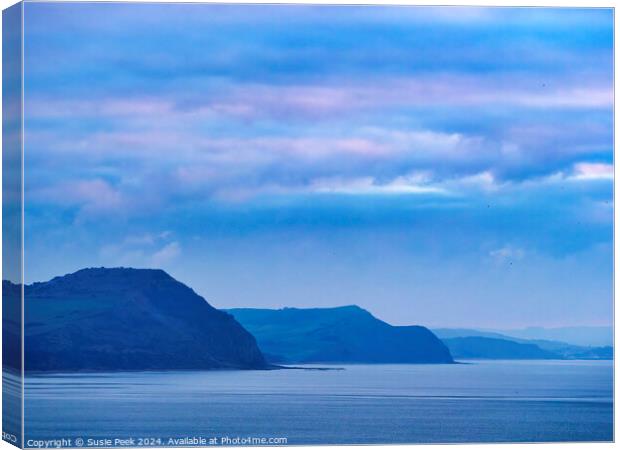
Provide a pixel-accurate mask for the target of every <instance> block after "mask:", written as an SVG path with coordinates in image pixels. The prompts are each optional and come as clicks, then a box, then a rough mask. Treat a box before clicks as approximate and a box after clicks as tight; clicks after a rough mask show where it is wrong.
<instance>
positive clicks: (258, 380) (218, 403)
mask: <svg viewBox="0 0 620 450" xmlns="http://www.w3.org/2000/svg"><path fill="white" fill-rule="evenodd" d="M341 367H344V368H345V370H338V371H336V370H334V371H314V370H277V371H217V372H172V373H171V372H168V373H163V372H149V373H113V374H90V375H85V374H80V375H63V374H58V375H46V376H31V377H29V378H28V379H27V380H26V404H25V411H26V417H27V420H26V439H52V438H73V439H75V438H77V437H81V438H83V439H88V438H106V437H108V438H125V437H134V438H139V437H145V438H146V437H148V438H161V439H163V440H165V442H164V443H165V444H168V443H169V442H168V441H167V439H168V438H183V437H205V438H210V437H223V436H228V437H231V438H233V437H285V438H287V442H288V444H310V443H316V444H327V443H404V442H482V441H484V442H489V441H573V440H575V441H608V440H612V438H613V435H612V415H613V404H612V384H613V380H612V375H613V374H612V371H613V364H612V362H611V361H588V362H586V361H511V362H508V361H492V362H491V361H487V362H482V361H480V362H472V363H471V364H460V365H373V366H367V365H356V366H341Z"/></svg>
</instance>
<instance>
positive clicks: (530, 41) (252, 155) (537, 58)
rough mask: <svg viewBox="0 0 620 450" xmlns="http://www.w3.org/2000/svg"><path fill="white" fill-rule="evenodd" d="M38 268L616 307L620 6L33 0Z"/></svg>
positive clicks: (260, 287) (198, 284)
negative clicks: (619, 24) (141, 270)
mask: <svg viewBox="0 0 620 450" xmlns="http://www.w3.org/2000/svg"><path fill="white" fill-rule="evenodd" d="M24 22H25V31H24V33H25V44H24V45H25V47H24V52H25V53H24V67H25V76H24V86H25V97H24V114H25V142H24V147H25V170H26V174H25V187H24V190H25V201H26V205H25V217H26V224H25V245H26V248H25V265H26V273H25V280H26V282H27V283H30V282H33V281H43V280H48V279H50V278H52V277H54V276H57V275H62V274H65V273H70V272H73V271H75V270H78V269H80V268H83V267H99V266H106V267H116V266H125V267H152V268H162V269H164V270H166V271H167V272H169V273H170V274H171V275H172V276H174V277H175V278H177V279H178V280H180V281H182V282H184V283H186V284H188V285H189V286H190V287H192V288H193V289H194V290H196V292H198V293H199V294H200V295H202V296H204V297H205V298H206V299H207V300H208V301H209V302H210V303H211V304H213V305H214V306H216V307H219V308H231V307H268V308H279V307H283V306H292V307H328V306H337V305H347V304H357V305H360V306H361V307H363V308H366V309H368V310H369V311H371V312H372V313H373V314H374V315H376V316H377V317H379V318H381V319H383V320H386V321H388V322H390V323H393V324H422V325H427V326H435V327H438V326H442V327H445V326H458V327H479V328H517V327H522V326H574V325H609V324H611V323H612V307H613V305H612V297H613V294H612V282H613V272H612V271H613V248H612V241H613V233H612V230H613V61H612V57H613V50H612V49H613V13H612V10H611V9H569V8H564V9H545V8H535V9H532V8H471V7H462V8H440V7H372V6H309V5H292V6H291V5H289V6H283V5H280V6H278V5H271V6H269V5H199V4H115V3H82V4H76V3H26V4H25V16H24Z"/></svg>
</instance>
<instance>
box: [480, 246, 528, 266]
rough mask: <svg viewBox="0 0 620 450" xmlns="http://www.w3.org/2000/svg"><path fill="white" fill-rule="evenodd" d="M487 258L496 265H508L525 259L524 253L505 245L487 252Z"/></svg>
mask: <svg viewBox="0 0 620 450" xmlns="http://www.w3.org/2000/svg"><path fill="white" fill-rule="evenodd" d="M489 256H490V257H491V258H492V259H493V260H494V261H495V262H496V263H498V264H509V265H512V263H513V262H516V261H520V260H522V259H523V258H524V257H525V251H524V250H523V249H520V248H518V247H513V246H512V245H505V246H503V247H500V248H498V249H495V250H491V251H490V252H489Z"/></svg>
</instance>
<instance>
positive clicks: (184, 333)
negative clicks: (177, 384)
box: [25, 268, 266, 371]
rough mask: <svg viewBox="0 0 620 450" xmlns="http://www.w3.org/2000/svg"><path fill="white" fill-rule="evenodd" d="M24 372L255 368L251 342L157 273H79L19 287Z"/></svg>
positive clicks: (258, 356) (257, 358)
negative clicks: (22, 290) (22, 292)
mask: <svg viewBox="0 0 620 450" xmlns="http://www.w3.org/2000/svg"><path fill="white" fill-rule="evenodd" d="M25 319H26V324H25V334H26V336H25V345H26V347H25V349H26V350H25V369H26V370H27V371H80V370H83V371H86V370H102V371H103V370H109V371H115V370H184V369H220V368H227V369H260V368H265V367H266V363H265V360H264V358H263V355H262V353H261V351H260V350H259V348H258V346H257V344H256V341H255V339H254V337H253V336H252V335H251V334H250V333H248V332H247V331H246V330H245V329H244V328H243V327H242V326H241V325H240V324H239V323H238V322H237V321H236V320H235V319H234V318H233V317H232V316H231V315H229V314H227V313H225V312H223V311H219V310H217V309H215V308H213V307H212V306H211V305H209V303H207V301H206V300H205V299H204V298H202V297H200V296H199V295H197V294H196V293H195V292H194V291H193V290H192V289H190V288H189V287H187V286H185V285H184V284H182V283H180V282H178V281H176V280H174V279H173V278H172V277H171V276H170V275H168V274H167V273H165V272H164V271H162V270H145V269H126V268H115V269H104V268H100V269H84V270H80V271H78V272H75V273H73V274H70V275H66V276H62V277H57V278H54V279H52V280H50V281H49V282H45V283H35V284H32V285H29V286H26V288H25Z"/></svg>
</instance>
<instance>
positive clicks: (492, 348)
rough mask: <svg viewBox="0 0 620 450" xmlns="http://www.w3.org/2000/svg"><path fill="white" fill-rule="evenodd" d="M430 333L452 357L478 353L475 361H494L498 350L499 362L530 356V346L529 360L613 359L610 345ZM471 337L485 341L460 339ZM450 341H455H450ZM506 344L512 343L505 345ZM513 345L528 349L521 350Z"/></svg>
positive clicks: (469, 331)
mask: <svg viewBox="0 0 620 450" xmlns="http://www.w3.org/2000/svg"><path fill="white" fill-rule="evenodd" d="M433 332H434V333H435V334H436V335H437V336H438V337H439V338H440V339H442V340H443V341H444V342H445V343H446V345H448V347H450V349H451V352H452V355H453V356H454V357H455V358H466V357H467V356H463V355H464V354H472V353H477V354H479V356H477V357H479V358H496V356H490V355H494V354H497V352H498V351H499V350H500V349H501V353H503V355H504V356H502V358H503V359H523V356H521V355H523V354H528V353H531V352H532V350H533V349H532V348H531V346H535V347H537V348H538V350H537V351H535V352H534V353H532V355H533V356H532V358H540V357H542V356H536V355H546V356H545V358H547V359H613V347H611V346H600V347H588V346H579V345H572V344H567V343H566V342H560V341H549V340H544V339H533V340H530V339H521V338H517V337H513V336H507V335H505V334H501V333H496V332H490V331H481V330H474V329H467V328H437V329H433ZM473 337H476V338H485V339H487V340H485V341H480V340H475V339H468V340H463V339H462V338H473ZM452 339H459V340H457V341H454V342H450V341H451V340H452ZM489 340H493V341H495V340H497V341H499V342H491V341H489ZM506 342H510V343H512V344H506ZM513 344H519V345H526V346H529V347H525V348H523V347H519V346H515V345H513ZM457 346H458V347H457ZM528 348H529V350H528ZM541 351H542V352H543V353H541ZM511 352H514V353H511ZM485 354H486V356H485Z"/></svg>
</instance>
